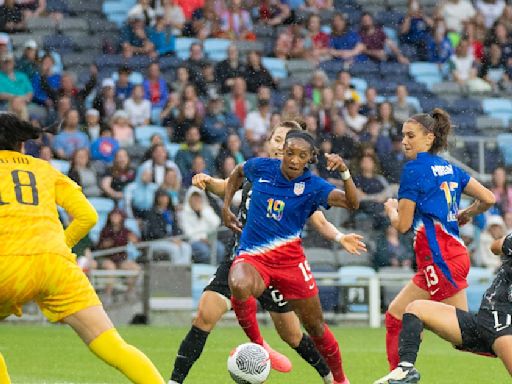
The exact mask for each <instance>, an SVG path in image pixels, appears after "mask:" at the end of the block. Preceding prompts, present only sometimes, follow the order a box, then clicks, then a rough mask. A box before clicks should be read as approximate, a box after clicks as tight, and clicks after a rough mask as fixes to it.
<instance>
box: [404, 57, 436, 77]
mask: <svg viewBox="0 0 512 384" xmlns="http://www.w3.org/2000/svg"><path fill="white" fill-rule="evenodd" d="M409 74H410V75H411V76H412V77H417V76H424V75H439V74H440V72H439V67H438V65H437V64H435V63H428V62H425V61H416V62H414V63H411V64H409Z"/></svg>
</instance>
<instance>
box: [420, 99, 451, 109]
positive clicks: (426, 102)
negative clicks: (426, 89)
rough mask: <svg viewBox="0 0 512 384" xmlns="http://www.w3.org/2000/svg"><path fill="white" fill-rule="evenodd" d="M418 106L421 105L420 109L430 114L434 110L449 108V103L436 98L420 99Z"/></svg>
mask: <svg viewBox="0 0 512 384" xmlns="http://www.w3.org/2000/svg"><path fill="white" fill-rule="evenodd" d="M420 104H421V108H422V109H423V110H424V111H425V112H430V111H432V110H433V109H434V108H443V109H447V108H448V106H449V103H448V102H447V101H446V100H445V99H441V98H439V97H437V96H433V97H426V98H421V99H420Z"/></svg>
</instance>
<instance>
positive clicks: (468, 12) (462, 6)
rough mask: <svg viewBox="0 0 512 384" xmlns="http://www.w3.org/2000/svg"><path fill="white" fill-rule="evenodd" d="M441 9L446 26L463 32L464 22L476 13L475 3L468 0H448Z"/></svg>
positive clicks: (451, 29)
mask: <svg viewBox="0 0 512 384" xmlns="http://www.w3.org/2000/svg"><path fill="white" fill-rule="evenodd" d="M440 11H441V16H443V18H444V21H445V23H446V28H447V29H448V30H450V31H454V32H457V33H461V32H462V30H463V28H464V25H463V23H464V22H465V21H467V20H469V19H471V18H472V17H473V16H475V14H476V11H475V8H474V7H473V4H471V2H470V1H468V0H448V1H446V2H445V3H444V4H442V5H441V9H440Z"/></svg>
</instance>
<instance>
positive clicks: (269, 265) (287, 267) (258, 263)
mask: <svg viewBox="0 0 512 384" xmlns="http://www.w3.org/2000/svg"><path fill="white" fill-rule="evenodd" d="M238 263H247V264H251V265H252V266H253V267H254V268H256V270H257V271H258V273H259V274H260V276H261V277H262V279H263V281H264V282H265V286H267V287H268V286H270V285H271V286H272V287H274V288H277V289H279V291H280V292H281V293H282V294H283V296H284V298H285V299H286V300H296V299H308V298H310V297H313V296H316V295H318V286H317V285H316V281H315V278H314V277H313V274H312V273H311V269H310V267H309V263H308V261H307V260H306V256H305V255H304V252H303V251H302V252H300V254H297V255H296V256H294V257H293V258H290V259H287V260H286V262H284V263H283V262H282V260H279V259H278V258H276V256H275V255H272V254H265V255H257V256H249V255H240V256H237V257H236V259H235V260H234V261H233V266H234V265H236V264H238ZM233 266H232V268H233Z"/></svg>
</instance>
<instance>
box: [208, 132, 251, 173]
mask: <svg viewBox="0 0 512 384" xmlns="http://www.w3.org/2000/svg"><path fill="white" fill-rule="evenodd" d="M226 157H233V158H234V159H235V163H236V164H240V163H243V162H244V161H245V156H244V154H243V152H242V141H241V140H240V137H239V136H238V135H237V134H236V133H230V134H229V135H228V137H227V138H226V141H224V142H223V143H222V145H221V147H220V149H219V153H218V154H217V157H216V158H215V169H216V170H217V172H219V173H221V170H222V164H224V159H225V158H226Z"/></svg>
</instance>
